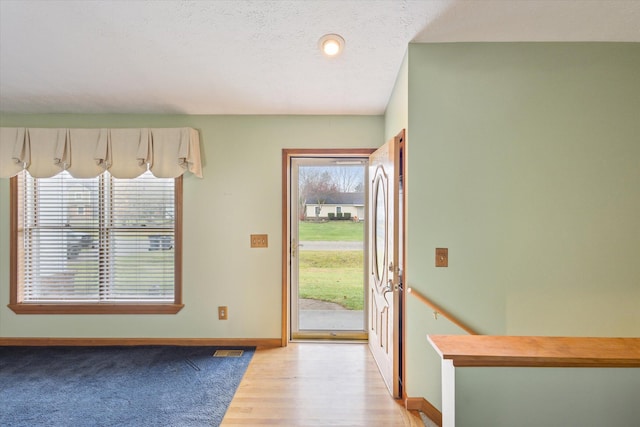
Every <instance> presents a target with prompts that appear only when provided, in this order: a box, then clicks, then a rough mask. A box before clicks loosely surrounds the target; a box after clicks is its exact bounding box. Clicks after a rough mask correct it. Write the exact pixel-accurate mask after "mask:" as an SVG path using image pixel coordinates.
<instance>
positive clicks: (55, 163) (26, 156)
mask: <svg viewBox="0 0 640 427" xmlns="http://www.w3.org/2000/svg"><path fill="white" fill-rule="evenodd" d="M22 169H26V170H28V171H29V173H30V174H31V176H33V177H35V178H49V177H52V176H54V175H57V174H58V173H59V172H61V171H63V170H66V171H68V172H69V173H70V174H71V176H73V177H75V178H90V177H95V176H98V175H100V174H101V173H102V172H104V171H105V170H108V171H109V172H110V173H111V175H113V176H114V177H116V178H135V177H137V176H140V175H142V174H143V173H144V172H145V171H147V169H148V170H150V171H151V172H152V173H153V175H154V176H156V177H158V178H175V177H178V176H180V175H182V174H183V173H184V172H186V171H187V170H188V171H189V172H191V173H193V174H194V175H196V176H197V177H199V178H202V165H201V161H200V135H199V133H198V131H197V130H195V129H192V128H140V129H66V128H59V129H51V128H8V127H7V128H5V127H3V128H0V178H9V177H12V176H14V175H16V174H17V173H19V172H20V171H21V170H22Z"/></svg>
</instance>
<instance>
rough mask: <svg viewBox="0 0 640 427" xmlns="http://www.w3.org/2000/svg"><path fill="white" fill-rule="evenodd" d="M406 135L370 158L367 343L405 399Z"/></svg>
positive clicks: (388, 380) (391, 388) (394, 391)
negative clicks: (402, 184) (402, 336)
mask: <svg viewBox="0 0 640 427" xmlns="http://www.w3.org/2000/svg"><path fill="white" fill-rule="evenodd" d="M402 140H403V134H400V135H399V136H397V137H395V138H393V139H392V140H390V141H389V142H387V143H386V144H384V145H383V146H382V147H380V148H379V149H378V150H376V151H375V152H374V153H373V154H371V156H370V157H369V179H370V181H369V200H370V209H369V212H370V214H369V217H370V221H369V257H368V258H369V268H370V274H369V284H368V298H367V299H368V304H369V309H368V314H369V321H368V326H369V327H368V331H369V347H370V349H371V353H372V354H373V356H374V358H375V360H376V363H377V364H378V368H379V369H380V373H381V374H382V377H383V378H384V381H385V383H386V385H387V387H388V388H389V391H390V392H391V394H392V395H393V397H395V398H399V397H401V392H402V390H401V383H402V381H401V365H400V363H401V359H402V357H401V350H402V349H401V342H400V338H401V330H400V326H401V323H400V322H401V317H402V312H401V311H402V309H401V303H402V282H401V278H402V265H403V264H402V262H403V260H402V241H401V239H402V234H403V233H402V229H401V228H402V216H403V200H402V186H401V182H402V176H401V172H402V161H401V159H402V156H401V146H402Z"/></svg>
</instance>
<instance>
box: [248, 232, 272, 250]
mask: <svg viewBox="0 0 640 427" xmlns="http://www.w3.org/2000/svg"><path fill="white" fill-rule="evenodd" d="M251 247H252V248H266V247H269V236H268V235H267V234H252V235H251Z"/></svg>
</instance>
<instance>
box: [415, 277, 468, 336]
mask: <svg viewBox="0 0 640 427" xmlns="http://www.w3.org/2000/svg"><path fill="white" fill-rule="evenodd" d="M407 292H409V293H410V294H411V295H413V296H414V297H416V298H418V299H419V300H420V301H422V302H423V303H424V304H426V305H428V306H429V307H431V308H432V309H433V310H434V312H433V314H434V315H435V316H436V319H437V318H438V314H441V315H443V316H444V317H446V318H447V319H448V320H449V321H451V322H452V323H454V324H455V325H457V326H458V327H460V328H461V329H462V330H464V331H466V332H467V333H469V334H470V335H479V334H478V332H476V331H475V330H474V329H472V328H470V327H469V326H467V325H465V324H464V323H462V322H461V321H460V320H458V319H457V318H456V317H455V316H454V315H452V314H450V313H449V312H448V311H446V310H444V309H443V308H442V307H440V306H439V305H438V304H436V303H435V302H433V301H431V300H430V299H429V298H427V297H425V296H424V295H422V294H421V293H420V292H418V291H416V290H415V289H413V288H407Z"/></svg>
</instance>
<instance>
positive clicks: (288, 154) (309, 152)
mask: <svg viewBox="0 0 640 427" xmlns="http://www.w3.org/2000/svg"><path fill="white" fill-rule="evenodd" d="M374 151H375V149H370V148H323V149H313V148H283V149H282V265H281V267H282V323H281V335H280V345H281V346H282V347H286V346H287V345H288V343H289V336H290V333H291V331H290V328H289V306H290V303H291V291H290V289H291V288H290V285H291V275H290V270H289V255H290V253H291V216H290V215H289V212H290V209H291V206H290V200H291V159H292V158H294V157H368V156H369V155H370V154H371V153H373V152H374Z"/></svg>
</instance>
